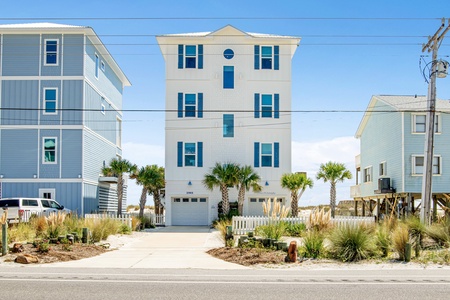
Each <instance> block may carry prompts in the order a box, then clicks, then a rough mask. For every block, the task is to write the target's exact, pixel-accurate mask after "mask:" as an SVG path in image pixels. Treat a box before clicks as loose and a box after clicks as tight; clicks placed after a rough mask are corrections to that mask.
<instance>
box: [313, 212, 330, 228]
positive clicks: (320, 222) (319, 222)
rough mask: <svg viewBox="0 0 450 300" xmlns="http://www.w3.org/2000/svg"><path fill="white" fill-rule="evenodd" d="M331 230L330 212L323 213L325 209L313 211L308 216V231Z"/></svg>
mask: <svg viewBox="0 0 450 300" xmlns="http://www.w3.org/2000/svg"><path fill="white" fill-rule="evenodd" d="M330 228H331V211H330V210H329V211H328V212H325V209H323V208H322V209H320V210H318V209H314V210H313V211H312V212H311V213H310V214H309V219H308V229H310V230H316V231H323V230H327V229H330Z"/></svg>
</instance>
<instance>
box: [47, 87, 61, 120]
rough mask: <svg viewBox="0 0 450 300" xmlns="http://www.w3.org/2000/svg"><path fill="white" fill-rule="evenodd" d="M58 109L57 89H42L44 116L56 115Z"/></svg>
mask: <svg viewBox="0 0 450 300" xmlns="http://www.w3.org/2000/svg"><path fill="white" fill-rule="evenodd" d="M57 109H58V89H57V88H44V114H46V115H56V114H57Z"/></svg>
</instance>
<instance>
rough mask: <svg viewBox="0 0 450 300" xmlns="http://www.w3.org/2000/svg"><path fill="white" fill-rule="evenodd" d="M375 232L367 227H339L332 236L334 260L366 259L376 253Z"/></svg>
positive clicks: (331, 247) (331, 250)
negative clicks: (373, 236) (373, 235)
mask: <svg viewBox="0 0 450 300" xmlns="http://www.w3.org/2000/svg"><path fill="white" fill-rule="evenodd" d="M372 234H373V230H372V229H371V228H369V227H366V226H352V225H348V226H337V227H335V228H334V229H333V230H332V232H331V234H330V242H331V246H330V251H329V253H330V254H331V256H332V257H333V258H336V259H339V260H342V261H343V262H349V261H359V260H363V259H366V258H368V257H370V256H371V255H373V253H374V252H375V249H376V247H375V243H374V240H373V238H372Z"/></svg>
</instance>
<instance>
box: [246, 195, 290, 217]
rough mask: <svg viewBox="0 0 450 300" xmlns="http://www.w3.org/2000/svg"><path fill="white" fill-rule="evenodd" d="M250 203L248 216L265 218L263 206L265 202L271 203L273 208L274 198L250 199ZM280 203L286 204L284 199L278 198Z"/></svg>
mask: <svg viewBox="0 0 450 300" xmlns="http://www.w3.org/2000/svg"><path fill="white" fill-rule="evenodd" d="M249 200H250V201H249V203H248V214H247V215H248V216H264V212H263V208H262V204H263V203H264V202H265V201H269V200H270V201H271V202H272V203H271V204H272V205H271V207H273V200H274V198H250V199H249ZM277 201H278V202H281V204H282V205H283V204H285V201H284V198H277Z"/></svg>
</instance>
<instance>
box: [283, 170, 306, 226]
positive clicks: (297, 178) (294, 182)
mask: <svg viewBox="0 0 450 300" xmlns="http://www.w3.org/2000/svg"><path fill="white" fill-rule="evenodd" d="M313 185H314V182H313V180H312V179H311V178H308V177H306V174H305V173H290V174H289V173H286V174H283V175H282V176H281V187H282V188H285V189H288V190H290V191H291V211H292V215H293V216H294V217H297V216H298V200H300V198H301V197H302V195H303V193H304V192H305V190H306V188H312V187H313Z"/></svg>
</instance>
